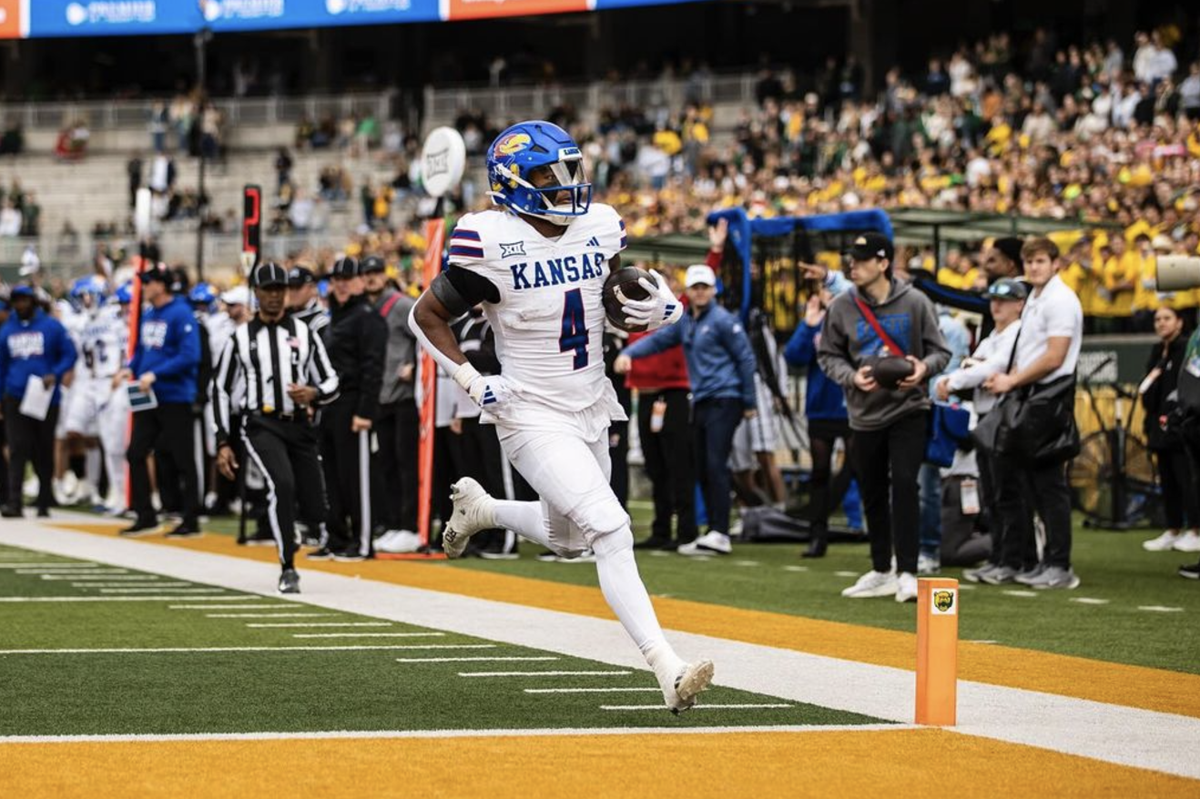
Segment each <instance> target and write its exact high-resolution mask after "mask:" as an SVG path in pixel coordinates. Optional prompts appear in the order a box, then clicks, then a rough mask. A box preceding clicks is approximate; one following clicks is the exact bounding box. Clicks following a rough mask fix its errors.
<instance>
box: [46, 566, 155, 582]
mask: <svg viewBox="0 0 1200 799" xmlns="http://www.w3.org/2000/svg"><path fill="white" fill-rule="evenodd" d="M98 574H103V575H104V579H106V580H127V579H129V577H133V578H134V579H135V580H158V579H160V578H158V577H142V576H141V575H129V573H128V572H127V571H126V570H125V569H118V570H117V571H112V570H110V569H95V570H93V571H89V572H88V573H87V576H88V577H94V576H96V575H98ZM83 576H84V575H83V574H82V573H80V572H77V571H76V572H56V573H55V574H42V575H40V577H41V579H43V580H52V581H53V580H57V581H59V582H62V581H64V580H78V579H79V578H80V577H83Z"/></svg>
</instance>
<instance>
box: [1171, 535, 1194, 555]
mask: <svg viewBox="0 0 1200 799" xmlns="http://www.w3.org/2000/svg"><path fill="white" fill-rule="evenodd" d="M1171 548H1172V549H1174V550H1175V551H1176V552H1200V534H1197V533H1196V531H1195V530H1188V531H1187V532H1186V533H1184V534H1183V535H1181V536H1179V540H1178V541H1176V542H1175V544H1174V546H1172V547H1171Z"/></svg>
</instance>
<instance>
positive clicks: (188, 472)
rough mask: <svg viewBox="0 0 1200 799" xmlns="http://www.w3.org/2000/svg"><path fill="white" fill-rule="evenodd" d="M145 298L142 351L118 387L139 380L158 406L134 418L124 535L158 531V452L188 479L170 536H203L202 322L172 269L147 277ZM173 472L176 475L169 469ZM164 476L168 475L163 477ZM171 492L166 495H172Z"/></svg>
mask: <svg viewBox="0 0 1200 799" xmlns="http://www.w3.org/2000/svg"><path fill="white" fill-rule="evenodd" d="M141 280H142V299H143V300H145V301H146V302H147V303H149V307H148V308H147V309H146V310H145V311H144V312H143V313H142V324H141V330H140V333H139V335H138V341H137V348H136V349H135V350H134V353H133V360H132V361H130V363H129V368H128V369H122V370H121V371H120V372H118V373H117V375H116V377H114V378H113V386H114V387H117V386H120V385H121V384H122V383H124V382H126V381H129V380H133V379H136V380H137V382H138V384H139V386H140V387H141V389H142V391H153V392H154V396H155V398H156V399H157V401H158V406H157V407H155V408H150V409H146V410H141V411H138V412H136V413H134V414H133V435H132V436H131V437H130V440H129V450H128V452H127V454H126V457H127V458H128V459H129V482H130V489H131V492H132V501H133V510H134V511H136V513H137V519H136V520H135V521H134V523H133V524H132V525H131V526H130V527H127V528H126V529H124V530H122V531H121V534H122V535H126V536H137V535H145V534H146V533H149V532H150V531H152V530H154V529H155V528H156V527H158V518H157V516H156V514H155V511H154V506H153V505H152V504H151V503H150V470H149V466H148V464H147V462H146V459H147V458H148V457H149V456H150V453H151V452H153V453H155V455H156V456H157V458H158V459H159V460H162V459H164V458H166V459H170V460H171V461H173V466H174V473H175V474H178V475H180V476H181V477H182V478H183V496H182V498H181V500H180V504H181V507H182V511H183V521H182V522H180V524H179V526H178V527H176V528H175V529H174V530H172V531H171V532H170V533H167V535H168V536H169V537H172V538H191V537H194V536H198V535H200V520H199V501H198V497H199V490H200V489H199V486H198V484H197V474H196V469H195V468H194V467H192V464H194V463H195V454H196V451H195V447H196V442H195V436H194V435H193V427H192V418H193V417H192V406H193V404H194V403H195V401H196V382H197V376H198V373H199V369H200V331H199V323H198V322H196V318H195V317H194V316H193V315H192V309H191V307H190V306H189V305H188V302H187V298H186V297H183V296H178V297H177V296H176V295H175V294H174V293H173V292H172V291H171V286H172V284H173V283H174V281H175V276H174V275H173V274H172V273H171V272H170V271H169V270H167V269H164V268H155V269H150V270H147V271H145V272H143V273H142V275H141ZM167 473H171V472H170V470H169V469H168V470H167ZM159 474H160V476H161V475H162V474H163V472H161V471H160V472H159ZM167 494H169V492H166V493H163V492H162V491H161V490H160V495H163V496H166V495H167Z"/></svg>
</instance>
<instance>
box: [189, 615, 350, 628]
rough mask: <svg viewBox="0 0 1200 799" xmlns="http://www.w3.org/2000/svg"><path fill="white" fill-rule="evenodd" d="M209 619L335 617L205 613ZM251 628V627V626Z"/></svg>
mask: <svg viewBox="0 0 1200 799" xmlns="http://www.w3.org/2000/svg"><path fill="white" fill-rule="evenodd" d="M204 615H205V618H209V619H315V618H318V617H320V616H336V615H338V614H336V613H206V614H204ZM251 626H253V625H251Z"/></svg>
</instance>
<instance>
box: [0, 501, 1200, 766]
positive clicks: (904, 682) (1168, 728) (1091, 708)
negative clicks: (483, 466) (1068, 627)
mask: <svg viewBox="0 0 1200 799" xmlns="http://www.w3.org/2000/svg"><path fill="white" fill-rule="evenodd" d="M64 520H79V521H84V520H91V519H90V517H85V516H82V515H70V514H62V515H61V518H59V519H58V520H57V522H51V523H48V524H40V523H38V522H36V521H34V520H25V521H24V522H22V521H20V520H11V521H9V522H8V523H6V524H4V525H0V545H5V544H7V545H12V546H16V547H25V548H28V549H32V550H37V551H39V552H43V553H46V554H48V555H50V556H61V557H67V558H78V559H85V560H95V561H98V562H103V563H109V564H112V565H114V566H124V567H128V568H131V569H137V570H141V571H148V572H154V573H156V574H161V575H163V576H165V577H170V578H173V579H178V580H192V581H195V582H202V583H209V584H214V585H223V586H226V587H228V588H230V589H233V590H237V591H244V592H246V593H247V594H258V596H255V597H247V599H258V600H260V601H261V600H263V599H276V598H277V597H276V596H275V586H276V583H277V581H278V577H279V565H278V564H277V563H273V562H272V563H267V562H259V561H253V560H247V559H244V558H240V557H232V556H224V555H215V554H210V553H205V552H194V551H182V550H180V549H178V548H176V547H164V546H159V545H157V544H151V543H146V542H144V541H136V540H135V541H128V540H123V539H120V538H117V537H116V536H107V535H93V534H90V533H81V532H76V531H73V530H64V529H61V528H56V527H54V524H55V523H60V522H62V521H64ZM304 580H305V593H304V594H303V595H300V596H298V597H297V602H298V604H304V605H307V606H310V607H316V608H323V609H326V610H330V611H339V612H344V613H354V614H361V615H363V616H368V617H374V618H377V619H386V620H388V621H393V622H398V623H402V624H408V625H413V626H415V627H420V628H425V629H430V628H433V629H439V630H443V631H446V632H450V633H454V634H459V635H466V636H472V637H475V638H481V639H484V640H489V641H495V642H497V643H507V644H512V645H514V646H523V647H529V648H531V649H537V650H542V651H548V652H553V653H557V654H560V655H564V656H569V657H572V658H586V659H589V660H592V661H595V662H598V663H603V664H605V665H606V666H609V667H616V668H626V669H636V670H638V671H639V673H641V674H642V675H644V677H645V678H646V679H647V680H648V681H649V680H652V679H653V676H652V675H651V674H650V673H649V671H648V670H647V669H646V663H645V660H644V659H643V657H642V656H641V653H640V652H638V650H637V647H635V646H633V645H632V644H631V643H630V641H629V637H628V636H627V635H626V634H625V631H624V630H623V629H622V628H621V626H620V624H619V623H618V622H616V621H614V620H610V619H603V618H595V617H591V616H583V615H577V614H573V613H565V612H561V611H552V610H544V609H541V608H534V607H529V606H525V605H516V604H510V603H505V602H496V601H491V600H482V599H475V598H473V597H467V596H462V595H458V594H452V593H447V592H440V591H430V590H426V589H420V588H412V587H409V586H403V585H393V584H388V583H381V582H375V581H373V580H365V579H359V578H357V577H353V576H342V575H338V574H333V573H329V572H306V573H305V575H304ZM0 599H3V598H2V597H0ZM19 599H21V600H23V601H24V600H27V599H29V598H27V597H21V598H19ZM35 599H41V598H35ZM71 599H72V600H73V599H75V598H71ZM84 599H85V600H88V599H93V600H94V599H109V598H108V597H104V598H94V597H85V598H84ZM139 599H140V597H139ZM69 601H70V600H69ZM912 612H914V613H915V609H914V610H913V611H912ZM667 638H668V640H669V641H670V642H671V643H672V645H673V646H674V647H675V649H676V650H677V651H678V652H679V653H680V654H681V655H682V656H684V657H686V658H691V657H696V656H698V655H701V654H703V655H704V656H705V657H708V658H711V659H712V660H714V661H715V662H716V663H717V664H718V667H717V681H718V684H719V685H721V686H723V687H727V688H736V689H739V690H744V691H753V692H755V693H759V694H766V695H768V696H771V697H777V698H779V699H780V700H781V701H789V702H796V703H810V704H815V705H818V706H821V707H828V708H831V709H834V710H842V711H846V712H851V713H861V714H864V715H868V716H873V717H875V718H881V719H890V720H893V721H902V722H910V721H911V720H912V712H913V706H914V692H915V688H916V678H915V675H914V673H913V672H912V671H909V670H906V669H899V668H892V667H888V666H877V665H874V664H870V663H862V662H858V661H851V660H841V659H838V658H831V657H824V656H820V655H812V654H809V653H806V652H800V651H797V650H792V649H776V648H773V647H768V646H762V645H758V644H747V643H743V642H740V641H732V640H727V639H722V638H716V637H713V636H705V635H697V634H695V633H682V632H677V631H668V632H667ZM914 646H915V644H914ZM1135 690H1136V687H1134V688H1131V689H1130V691H1131V693H1133V692H1134V691H1135ZM958 702H959V706H958V722H959V723H958V726H957V727H953V728H946V729H947V731H948V732H953V733H955V734H963V735H974V736H979V737H984V738H988V739H993V740H999V741H1006V742H1009V743H1016V744H1024V745H1028V746H1035V747H1040V748H1042V749H1047V750H1051V751H1056V752H1062V753H1065V754H1072V755H1079V756H1082V757H1090V758H1093V759H1097V760H1103V761H1106V762H1109V763H1116V764H1120V765H1127V766H1133V767H1136V768H1145V769H1152V770H1155V771H1162V772H1164V773H1167V774H1175V775H1177V776H1181V777H1189V778H1192V779H1200V758H1197V757H1196V755H1195V748H1196V747H1195V741H1197V740H1200V719H1197V718H1191V717H1188V716H1181V715H1178V714H1173V713H1163V712H1157V711H1151V710H1144V709H1142V708H1136V707H1129V706H1126V705H1121V704H1110V703H1105V702H1096V701H1091V700H1086V699H1078V698H1076V697H1070V696H1061V695H1057V694H1049V693H1042V692H1038V691H1030V690H1025V689H1020V688H1011V687H1008V686H1003V685H992V684H987V683H978V682H971V681H968V680H962V681H960V682H959V688H958ZM822 729H829V728H822ZM643 731H644V730H643Z"/></svg>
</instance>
